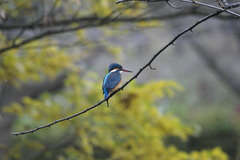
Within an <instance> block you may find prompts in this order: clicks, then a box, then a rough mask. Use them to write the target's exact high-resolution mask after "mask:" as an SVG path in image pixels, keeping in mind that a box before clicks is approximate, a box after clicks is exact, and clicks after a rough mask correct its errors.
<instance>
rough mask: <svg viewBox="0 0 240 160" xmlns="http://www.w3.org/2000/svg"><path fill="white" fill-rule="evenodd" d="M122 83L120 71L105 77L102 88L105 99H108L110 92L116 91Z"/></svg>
mask: <svg viewBox="0 0 240 160" xmlns="http://www.w3.org/2000/svg"><path fill="white" fill-rule="evenodd" d="M120 81H121V74H120V73H119V72H118V71H116V72H110V73H108V74H107V75H106V76H105V77H104V79H103V86H102V89H103V93H104V98H107V96H108V94H109V92H110V91H111V90H112V89H114V88H115V87H116V86H117V85H118V84H119V82H120Z"/></svg>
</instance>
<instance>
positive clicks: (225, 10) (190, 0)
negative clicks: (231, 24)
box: [180, 0, 240, 18]
mask: <svg viewBox="0 0 240 160" xmlns="http://www.w3.org/2000/svg"><path fill="white" fill-rule="evenodd" d="M180 1H181V2H186V3H193V4H197V5H201V6H205V7H208V8H213V9H217V10H221V11H224V12H227V13H229V14H232V15H234V16H235V17H237V18H240V14H238V13H235V12H233V11H230V10H227V9H231V8H229V7H225V8H220V7H217V6H213V5H210V4H207V3H203V2H198V1H195V0H180ZM235 5H240V4H237V3H236V4H235Z"/></svg>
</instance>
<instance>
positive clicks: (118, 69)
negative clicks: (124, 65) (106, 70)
mask: <svg viewBox="0 0 240 160" xmlns="http://www.w3.org/2000/svg"><path fill="white" fill-rule="evenodd" d="M118 70H119V69H114V70H111V71H110V72H111V73H113V72H116V71H118ZM119 72H120V73H122V71H119Z"/></svg>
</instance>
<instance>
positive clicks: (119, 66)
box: [108, 63, 132, 72]
mask: <svg viewBox="0 0 240 160" xmlns="http://www.w3.org/2000/svg"><path fill="white" fill-rule="evenodd" d="M113 70H120V71H123V72H132V71H130V70H127V69H123V67H122V66H121V65H120V64H118V63H112V64H110V66H109V67H108V72H111V71H113Z"/></svg>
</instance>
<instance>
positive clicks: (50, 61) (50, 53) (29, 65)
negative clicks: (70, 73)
mask: <svg viewBox="0 0 240 160" xmlns="http://www.w3.org/2000/svg"><path fill="white" fill-rule="evenodd" d="M31 45H33V46H34V45H40V44H34V43H33V44H31ZM27 47H28V46H27ZM35 47H36V46H35ZM22 52H23V53H19V51H17V50H12V51H9V52H6V53H5V54H3V55H2V56H1V57H0V82H2V83H10V84H13V85H15V86H16V85H19V83H21V82H23V81H29V80H31V81H40V80H41V79H43V78H44V76H47V77H48V78H51V79H53V78H55V77H56V76H57V75H58V74H59V73H60V72H62V71H63V70H67V69H70V68H72V67H73V65H72V61H73V57H72V56H70V55H67V54H65V53H64V52H63V51H61V50H60V49H58V48H57V47H55V46H49V47H46V48H37V47H36V49H32V50H31V49H26V50H22ZM61 62H64V63H61Z"/></svg>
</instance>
